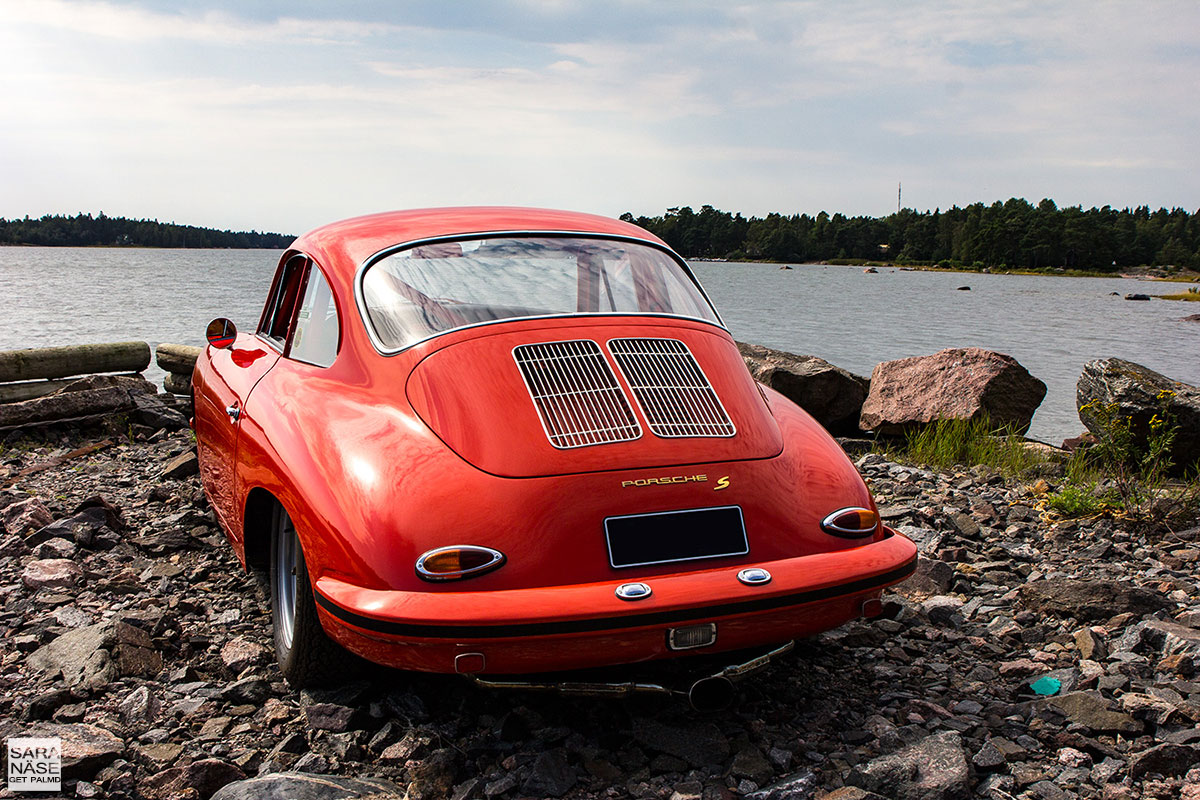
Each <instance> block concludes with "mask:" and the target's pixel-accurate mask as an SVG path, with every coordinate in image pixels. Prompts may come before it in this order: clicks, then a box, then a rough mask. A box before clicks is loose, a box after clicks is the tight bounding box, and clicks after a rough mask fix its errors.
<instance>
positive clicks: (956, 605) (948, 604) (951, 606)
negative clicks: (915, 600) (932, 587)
mask: <svg viewBox="0 0 1200 800" xmlns="http://www.w3.org/2000/svg"><path fill="white" fill-rule="evenodd" d="M962 607H963V601H962V600H960V599H959V598H957V597H950V596H948V595H938V596H936V597H931V598H929V599H928V600H926V601H925V602H924V603H922V604H921V610H922V611H924V612H925V614H926V616H928V617H929V621H930V622H932V623H933V624H934V625H941V626H945V627H951V628H957V627H959V626H960V625H961V624H962V621H963V620H962V615H961V614H960V613H959V611H960V610H961V609H962Z"/></svg>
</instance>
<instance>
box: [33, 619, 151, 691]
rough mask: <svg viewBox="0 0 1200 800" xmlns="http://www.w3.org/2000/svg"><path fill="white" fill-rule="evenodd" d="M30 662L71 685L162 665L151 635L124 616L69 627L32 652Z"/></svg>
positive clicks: (148, 671) (88, 684) (147, 672)
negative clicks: (72, 628)
mask: <svg viewBox="0 0 1200 800" xmlns="http://www.w3.org/2000/svg"><path fill="white" fill-rule="evenodd" d="M27 663H28V664H29V666H30V667H32V668H33V669H34V670H36V671H38V672H41V673H44V675H45V676H46V677H48V678H54V677H56V676H58V675H62V678H63V680H64V681H66V683H67V685H68V686H72V687H74V686H82V687H84V688H89V689H91V688H99V687H102V686H105V685H107V684H108V683H110V682H111V681H113V680H116V679H117V678H124V677H128V676H132V675H154V674H155V673H157V672H158V671H159V670H160V669H162V657H161V656H160V655H159V654H158V651H157V650H155V649H154V644H153V642H152V641H151V639H150V636H149V635H148V634H147V633H146V632H145V631H143V630H142V629H141V628H136V627H134V626H133V625H130V624H128V623H126V622H124V621H122V620H110V621H108V622H101V623H97V624H96V625H89V626H88V627H86V628H76V629H75V630H71V631H67V632H66V633H64V634H62V635H61V636H59V637H58V638H57V639H55V640H53V641H52V642H50V643H49V644H46V645H43V646H42V647H40V648H38V649H37V650H36V651H34V652H33V653H31V654H30V655H29V658H28V661H27Z"/></svg>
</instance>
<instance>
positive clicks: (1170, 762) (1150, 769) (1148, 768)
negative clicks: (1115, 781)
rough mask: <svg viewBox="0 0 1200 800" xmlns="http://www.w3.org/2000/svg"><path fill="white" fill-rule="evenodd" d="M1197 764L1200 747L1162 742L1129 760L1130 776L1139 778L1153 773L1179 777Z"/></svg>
mask: <svg viewBox="0 0 1200 800" xmlns="http://www.w3.org/2000/svg"><path fill="white" fill-rule="evenodd" d="M1196 764H1200V747H1197V746H1196V745H1184V744H1160V745H1156V746H1154V747H1151V748H1150V749H1149V750H1144V751H1143V752H1141V753H1138V754H1137V755H1135V756H1133V758H1131V759H1130V760H1129V777H1131V778H1133V779H1134V780H1137V779H1138V778H1141V777H1142V776H1144V775H1150V774H1153V773H1157V774H1159V775H1165V776H1167V777H1178V776H1181V775H1186V774H1187V771H1188V770H1189V769H1191V768H1192V767H1193V766H1194V765H1196Z"/></svg>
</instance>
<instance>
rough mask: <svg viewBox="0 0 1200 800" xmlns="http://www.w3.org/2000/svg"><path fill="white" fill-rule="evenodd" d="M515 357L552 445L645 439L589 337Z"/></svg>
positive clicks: (528, 349) (520, 349)
mask: <svg viewBox="0 0 1200 800" xmlns="http://www.w3.org/2000/svg"><path fill="white" fill-rule="evenodd" d="M513 358H515V359H516V361H517V366H518V368H519V369H520V370H521V377H522V378H524V380H525V386H526V388H527V389H529V395H530V397H532V398H533V404H534V406H536V407H537V411H538V416H539V417H540V418H541V421H542V428H543V429H544V430H545V431H546V436H547V438H549V439H550V444H552V445H554V446H555V447H557V448H559V449H562V450H566V449H569V448H573V447H587V446H589V445H596V444H608V443H610V442H626V441H629V440H631V439H637V438H639V437H640V436H641V435H642V428H641V425H639V424H638V421H637V418H636V417H635V416H634V415H633V409H631V408H630V407H629V401H628V399H626V397H625V393H624V392H623V391H622V390H621V386H620V384H619V383H617V377H616V375H614V374H613V371H612V368H611V367H610V366H609V365H608V361H607V360H606V359H605V358H604V353H602V352H601V351H600V345H598V344H596V343H595V342H593V341H591V340H590V339H574V340H571V341H565V342H542V343H539V344H523V345H519V346H517V347H515V348H513Z"/></svg>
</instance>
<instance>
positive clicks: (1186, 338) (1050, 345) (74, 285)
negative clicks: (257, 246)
mask: <svg viewBox="0 0 1200 800" xmlns="http://www.w3.org/2000/svg"><path fill="white" fill-rule="evenodd" d="M279 255H280V254H279V252H277V251H271V250H126V249H107V248H42V247H0V297H3V298H4V306H5V312H4V313H3V315H0V350H6V349H13V348H20V347H42V346H49V345H62V344H78V343H87V342H101V341H120V340H127V339H143V340H145V341H148V342H150V343H151V344H152V345H155V344H158V343H159V342H177V343H181V344H202V343H203V336H204V327H205V325H206V324H207V323H208V321H209V320H210V319H212V318H213V317H218V316H227V317H229V318H231V319H232V320H233V321H234V322H235V323H237V325H238V327H240V328H244V329H246V328H251V327H253V326H254V325H255V324H256V323H257V321H258V315H259V311H260V310H261V307H262V302H263V299H264V296H265V294H266V290H267V284H268V282H269V281H270V278H271V275H272V274H273V272H274V269H275V264H276V262H277V260H278V258H279ZM693 266H694V268H695V270H696V273H697V275H698V276H699V278H700V279H701V281H702V282H703V283H704V286H705V288H706V289H707V290H708V293H709V295H710V296H711V297H712V299H713V302H714V303H716V305H717V308H718V309H719V310H720V312H721V314H722V316H723V317H724V319H725V322H726V324H727V325H728V326H729V328H730V329H731V330H732V331H733V334H734V336H735V337H736V338H738V339H740V340H744V341H750V342H758V343H761V344H765V345H768V346H770V347H776V348H779V349H782V350H789V351H792V352H795V353H807V354H812V355H816V356H820V357H821V358H824V359H826V360H828V361H831V362H833V363H834V364H837V365H838V366H840V367H844V368H845V369H848V370H850V371H851V372H856V373H858V374H861V375H869V374H870V373H871V369H872V368H873V367H874V366H875V364H877V363H878V362H880V361H887V360H890V359H894V358H904V357H906V356H914V355H924V354H928V353H933V352H935V351H937V350H941V349H943V348H946V347H968V346H976V347H983V348H987V349H990V350H999V351H1000V352H1004V353H1008V354H1009V355H1011V356H1013V357H1014V358H1016V359H1017V360H1018V361H1020V362H1021V364H1023V365H1024V366H1025V367H1026V368H1027V369H1028V370H1029V371H1030V372H1032V373H1033V374H1034V375H1035V376H1037V377H1038V378H1040V379H1041V380H1043V381H1045V382H1046V384H1047V386H1048V387H1049V392H1048V394H1047V396H1046V399H1045V401H1043V403H1042V406H1041V408H1040V409H1039V410H1038V412H1037V415H1036V416H1035V417H1034V420H1033V428H1032V430H1031V435H1033V436H1035V437H1037V438H1040V439H1044V440H1046V441H1052V442H1053V441H1057V440H1060V439H1062V438H1063V437H1065V436H1073V435H1075V434H1076V433H1078V432H1079V431H1080V430H1081V426H1080V424H1079V420H1078V418H1077V416H1076V413H1075V381H1076V380H1077V379H1078V377H1079V374H1080V372H1081V371H1082V369H1083V365H1084V363H1085V362H1087V361H1089V360H1091V359H1094V358H1103V357H1106V356H1119V357H1121V358H1126V359H1129V360H1131V361H1136V362H1138V363H1141V364H1145V365H1146V366H1148V367H1150V368H1151V369H1155V370H1158V371H1159V372H1162V373H1164V374H1166V375H1168V376H1170V377H1172V378H1175V379H1177V380H1182V381H1185V382H1187V383H1192V384H1200V324H1197V323H1195V322H1181V321H1180V319H1181V318H1182V317H1184V316H1186V315H1188V314H1192V313H1196V312H1197V311H1200V309H1197V307H1196V305H1193V304H1189V303H1178V302H1169V301H1160V300H1154V301H1151V302H1149V303H1138V302H1130V301H1126V300H1123V299H1122V298H1121V297H1112V296H1110V294H1109V293H1110V292H1118V293H1119V294H1120V295H1124V294H1127V293H1131V292H1142V293H1155V294H1157V293H1167V292H1170V291H1173V290H1174V289H1175V287H1177V286H1179V284H1162V283H1151V282H1144V281H1134V280H1125V279H1118V278H1055V277H1040V276H1039V277H1032V276H1016V275H974V274H970V275H968V274H946V273H934V272H901V271H899V270H895V271H893V270H891V269H886V268H885V269H881V270H880V271H879V273H878V274H867V273H864V272H863V271H862V270H861V269H860V268H856V267H825V266H798V267H797V268H796V269H793V270H780V269H779V268H778V267H777V266H773V265H769V264H733V263H697V264H694V265H693ZM959 286H970V287H971V291H969V292H962V291H957V290H956V287H959ZM158 375H159V373H155V374H153V375H151V377H152V378H153V377H158Z"/></svg>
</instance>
